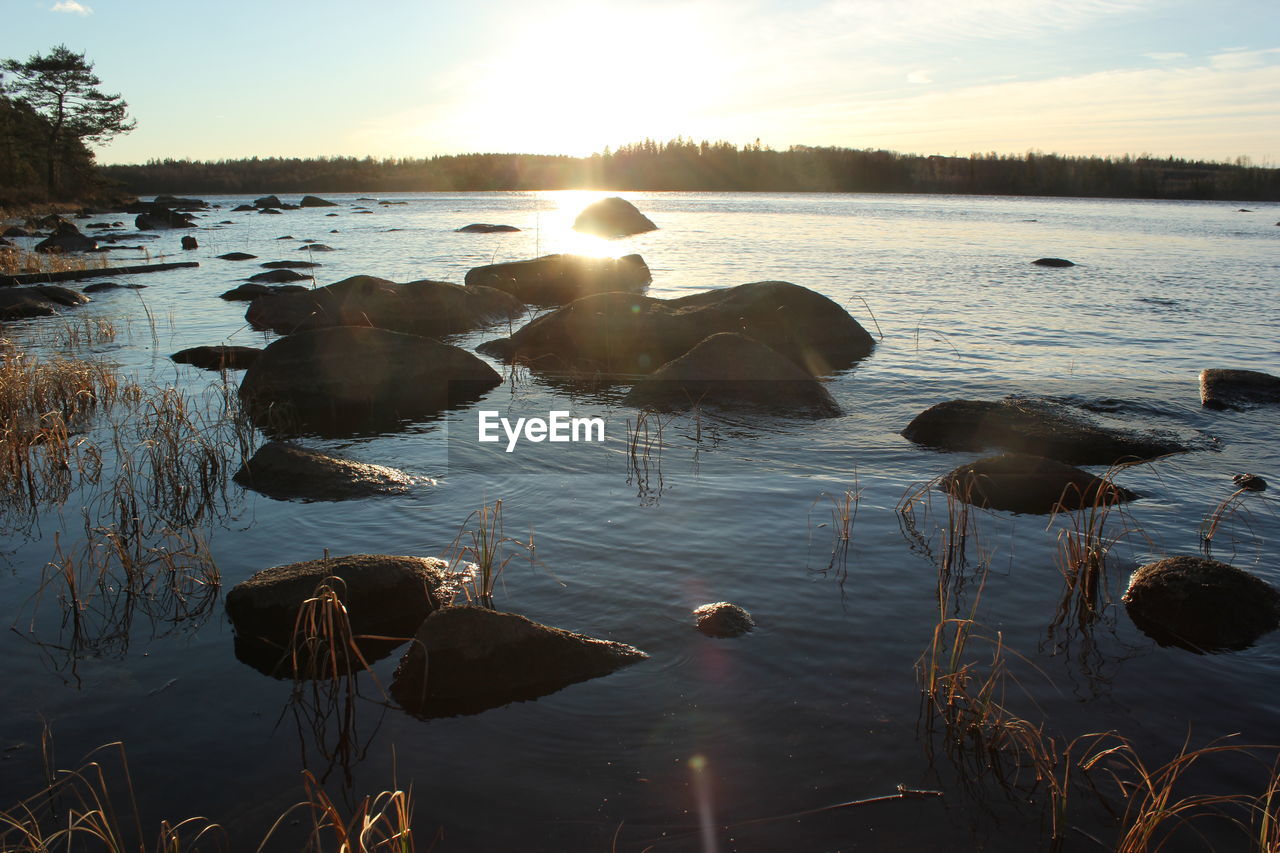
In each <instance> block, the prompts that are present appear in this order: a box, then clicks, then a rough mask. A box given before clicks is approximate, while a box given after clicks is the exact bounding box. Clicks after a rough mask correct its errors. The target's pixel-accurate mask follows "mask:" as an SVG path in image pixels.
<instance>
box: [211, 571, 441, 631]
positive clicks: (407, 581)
mask: <svg viewBox="0 0 1280 853" xmlns="http://www.w3.org/2000/svg"><path fill="white" fill-rule="evenodd" d="M447 570H448V564H447V563H445V562H444V561H443V560H436V559H432V558H430V557H404V556H390V555H387V554H353V555H351V556H345V557H330V558H328V559H323V560H309V561H307V562H304V563H290V564H289V565H286V566H275V567H273V568H269V569H263V570H262V571H260V572H258V573H257V574H255V575H253V576H252V577H251V578H249V579H248V580H246V581H242V582H241V583H238V584H236V585H235V586H234V587H232V589H231V591H230V592H229V593H227V615H228V616H230V617H231V624H232V625H233V626H235V629H236V633H237V634H239V635H241V636H245V637H250V638H256V639H261V640H265V641H267V642H270V643H273V644H277V645H287V644H288V642H289V639H290V637H292V635H293V629H294V623H295V621H296V619H297V616H298V610H299V608H301V607H302V604H303V602H304V601H306V600H307V599H308V598H311V597H312V596H313V595H315V592H316V588H317V587H318V586H319V585H320V584H321V583H322V582H323V581H324V580H325V579H327V578H331V577H332V578H337V579H338V580H339V583H336V584H334V585H333V587H334V591H335V592H337V594H338V597H339V598H340V599H341V600H342V603H343V604H344V605H345V606H346V608H347V618H348V620H349V621H350V623H351V630H352V632H353V633H355V634H380V635H385V636H392V637H410V636H412V635H413V632H414V631H415V630H416V629H417V627H418V626H419V625H421V624H422V620H424V619H426V618H427V614H429V613H430V612H431V611H432V610H433V609H435V608H436V607H437V606H438V604H439V597H438V595H437V593H438V590H439V589H440V587H441V585H442V584H443V583H444V582H445V579H446V577H447Z"/></svg>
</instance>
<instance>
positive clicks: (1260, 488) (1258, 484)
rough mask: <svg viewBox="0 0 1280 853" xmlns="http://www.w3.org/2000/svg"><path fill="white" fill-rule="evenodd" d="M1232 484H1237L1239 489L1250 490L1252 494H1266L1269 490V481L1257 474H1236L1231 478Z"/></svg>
mask: <svg viewBox="0 0 1280 853" xmlns="http://www.w3.org/2000/svg"><path fill="white" fill-rule="evenodd" d="M1231 482H1233V483H1235V484H1236V488H1237V489H1248V490H1249V491H1251V492H1265V491H1266V490H1267V481H1266V480H1264V479H1262V478H1261V477H1259V476H1258V475H1257V474H1236V475H1235V476H1234V477H1232V478H1231Z"/></svg>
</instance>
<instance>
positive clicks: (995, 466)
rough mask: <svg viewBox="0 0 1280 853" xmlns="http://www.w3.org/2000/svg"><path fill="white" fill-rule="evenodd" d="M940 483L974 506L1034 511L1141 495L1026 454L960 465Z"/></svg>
mask: <svg viewBox="0 0 1280 853" xmlns="http://www.w3.org/2000/svg"><path fill="white" fill-rule="evenodd" d="M940 485H941V486H942V490H943V491H945V492H946V493H947V494H949V495H951V496H952V497H955V498H957V499H959V500H962V501H964V502H965V503H968V504H972V505H973V506H977V507H982V508H985V509H1000V510H1008V511H1010V512H1023V513H1031V514H1034V515H1043V514H1047V513H1051V512H1057V511H1059V510H1066V511H1072V510H1077V509H1080V508H1082V507H1091V506H1101V505H1110V504H1113V503H1120V502H1124V501H1131V500H1136V499H1137V497H1138V496H1137V495H1136V494H1134V493H1133V492H1131V491H1129V490H1128V489H1125V488H1122V487H1120V486H1117V485H1115V484H1114V483H1111V482H1109V481H1107V480H1103V479H1100V478H1098V477H1095V476H1094V475H1092V474H1090V473H1089V472H1088V471H1082V470H1080V469H1079V468H1073V467H1072V466H1070V465H1064V464H1063V463H1061V462H1056V461H1054V460H1052V459H1045V458H1044V457H1042V456H1030V455H1028V454H1025V453H1006V454H1003V455H1000V456H989V457H987V458H985V459H979V460H977V461H975V462H970V463H968V464H966V465H961V466H960V467H958V468H956V469H955V470H954V471H952V472H951V473H950V474H947V476H945V477H943V478H942V481H941V483H940Z"/></svg>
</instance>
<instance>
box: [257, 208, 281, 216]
mask: <svg viewBox="0 0 1280 853" xmlns="http://www.w3.org/2000/svg"><path fill="white" fill-rule="evenodd" d="M281 212H282V211H280V210H279V209H278V208H275V207H264V208H261V209H259V210H258V213H274V214H276V215H279V214H280V213H281Z"/></svg>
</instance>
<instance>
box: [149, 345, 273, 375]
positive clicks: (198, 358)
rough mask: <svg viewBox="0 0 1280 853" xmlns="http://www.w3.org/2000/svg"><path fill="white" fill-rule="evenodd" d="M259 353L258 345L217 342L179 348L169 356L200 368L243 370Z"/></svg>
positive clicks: (179, 362)
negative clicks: (215, 343) (233, 344)
mask: <svg viewBox="0 0 1280 853" xmlns="http://www.w3.org/2000/svg"><path fill="white" fill-rule="evenodd" d="M261 354H262V350H261V349H259V348H258V347H240V346H229V345H226V344H219V345H216V346H198V347H191V348H189V349H184V350H179V351H178V352H175V353H174V354H173V355H171V356H169V358H170V359H172V360H173V361H175V362H177V363H178V364H190V365H192V366H194V367H199V368H200V369H202V370H245V369H246V368H248V366H249V365H251V364H253V363H254V362H255V361H256V360H257V358H258V356H259V355H261Z"/></svg>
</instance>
